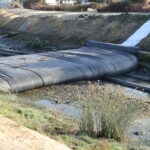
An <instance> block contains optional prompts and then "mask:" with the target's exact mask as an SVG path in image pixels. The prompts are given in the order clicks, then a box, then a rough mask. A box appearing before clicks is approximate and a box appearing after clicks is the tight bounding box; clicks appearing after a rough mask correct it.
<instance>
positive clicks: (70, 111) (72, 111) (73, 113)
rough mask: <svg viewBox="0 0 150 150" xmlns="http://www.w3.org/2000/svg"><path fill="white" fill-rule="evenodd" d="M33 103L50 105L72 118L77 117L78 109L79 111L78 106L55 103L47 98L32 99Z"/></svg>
mask: <svg viewBox="0 0 150 150" xmlns="http://www.w3.org/2000/svg"><path fill="white" fill-rule="evenodd" d="M34 103H36V104H39V105H42V106H45V107H51V108H52V109H54V110H57V111H59V112H61V113H64V114H65V115H67V116H69V117H73V118H79V115H80V111H81V109H80V108H79V107H76V106H71V105H68V104H57V103H53V102H51V101H49V100H36V101H34Z"/></svg>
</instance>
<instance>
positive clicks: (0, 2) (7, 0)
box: [0, 0, 14, 8]
mask: <svg viewBox="0 0 150 150" xmlns="http://www.w3.org/2000/svg"><path fill="white" fill-rule="evenodd" d="M12 2H14V0H0V8H8V7H10V4H11V3H12Z"/></svg>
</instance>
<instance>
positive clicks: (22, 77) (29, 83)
mask: <svg viewBox="0 0 150 150" xmlns="http://www.w3.org/2000/svg"><path fill="white" fill-rule="evenodd" d="M149 26H150V20H148V21H147V22H146V23H144V24H143V25H142V26H141V27H140V28H139V29H138V30H137V31H136V32H135V33H134V34H133V35H132V36H131V37H129V38H128V39H127V40H126V41H125V42H123V43H122V44H120V45H119V44H110V43H103V42H96V41H88V42H87V44H86V46H85V47H81V48H79V49H70V50H63V51H57V52H47V53H37V54H28V55H17V56H9V57H1V58H0V91H3V92H11V93H14V92H21V91H26V90H30V89H34V88H40V87H43V86H48V85H53V84H59V83H65V82H73V81H80V80H92V79H100V78H102V77H108V76H113V75H118V74H122V73H126V72H129V71H132V70H133V69H135V68H136V67H137V66H138V58H137V54H138V52H139V51H140V49H139V48H138V47H135V46H136V45H137V44H138V43H139V42H140V41H141V40H142V39H143V38H145V37H146V36H148V35H149V33H150V28H149Z"/></svg>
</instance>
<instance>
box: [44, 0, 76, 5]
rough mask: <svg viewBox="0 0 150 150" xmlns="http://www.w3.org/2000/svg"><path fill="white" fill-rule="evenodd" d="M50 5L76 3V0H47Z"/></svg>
mask: <svg viewBox="0 0 150 150" xmlns="http://www.w3.org/2000/svg"><path fill="white" fill-rule="evenodd" d="M45 2H46V3H47V4H48V5H58V4H68V5H69V4H75V3H76V0H45Z"/></svg>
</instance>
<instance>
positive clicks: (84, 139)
mask: <svg viewBox="0 0 150 150" xmlns="http://www.w3.org/2000/svg"><path fill="white" fill-rule="evenodd" d="M0 107H1V109H0V114H2V115H4V116H6V117H8V118H11V119H13V120H15V121H16V122H18V123H19V124H22V125H24V126H26V127H28V128H31V129H33V130H35V131H38V132H40V133H42V134H45V135H47V136H49V137H52V138H54V139H56V140H59V141H62V142H64V143H66V144H67V145H68V146H69V147H71V148H72V149H75V150H91V149H94V150H100V149H102V150H103V147H109V148H110V150H125V148H124V147H123V146H122V144H119V143H117V142H115V141H111V142H109V141H106V142H103V141H102V140H100V139H96V138H95V139H94V138H92V137H89V136H87V135H83V134H77V133H76V132H77V131H78V130H77V126H76V125H77V124H76V123H75V121H73V120H72V119H70V118H66V117H63V116H60V114H58V113H56V112H54V111H52V110H50V109H48V108H47V109H45V108H43V107H40V106H38V105H36V104H33V103H32V102H30V101H27V100H26V101H24V100H19V99H18V98H17V97H16V96H15V95H11V94H8V95H5V94H1V95H0Z"/></svg>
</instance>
